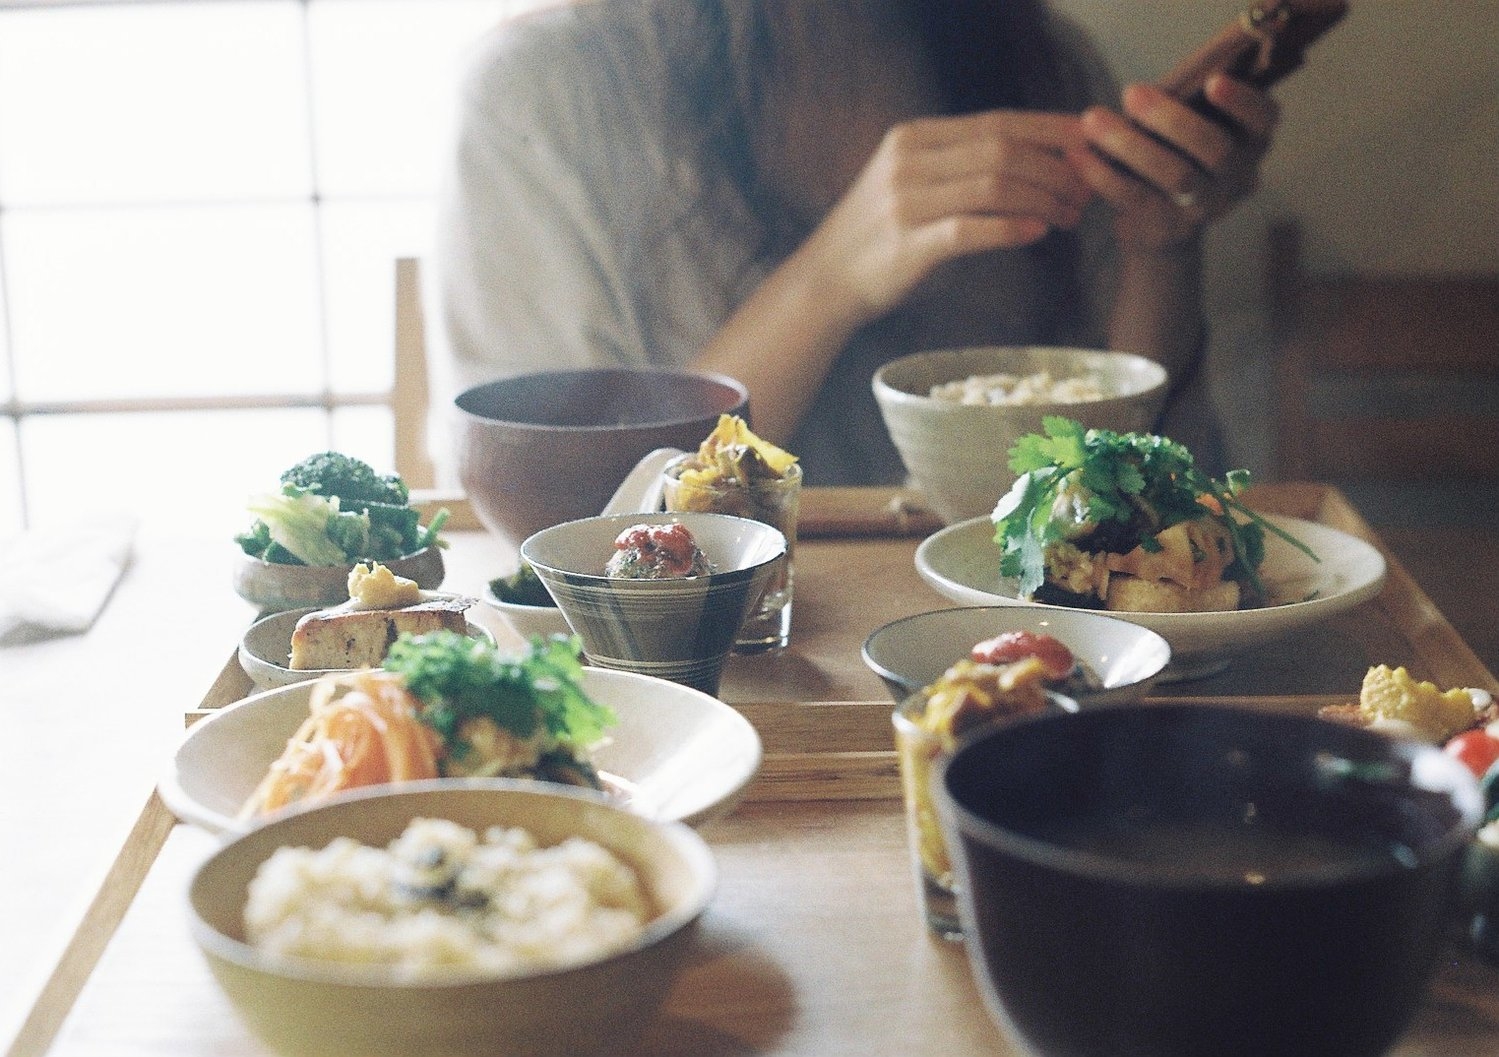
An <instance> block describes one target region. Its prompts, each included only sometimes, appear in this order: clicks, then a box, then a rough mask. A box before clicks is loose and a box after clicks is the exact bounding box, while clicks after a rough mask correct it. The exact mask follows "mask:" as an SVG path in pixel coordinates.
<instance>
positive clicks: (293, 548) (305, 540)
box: [249, 487, 369, 565]
mask: <svg viewBox="0 0 1499 1057" xmlns="http://www.w3.org/2000/svg"><path fill="white" fill-rule="evenodd" d="M249 509H250V513H252V514H254V515H255V516H256V518H257V519H258V521H259V524H262V525H264V526H266V534H267V535H269V536H270V538H271V539H272V540H273V541H274V542H276V543H278V544H280V545H281V546H282V547H284V548H286V549H287V550H288V551H290V552H291V553H292V554H295V555H296V556H297V558H298V559H300V560H301V561H302V562H304V563H305V564H307V565H342V564H344V562H345V561H347V560H348V559H347V557H346V556H345V555H346V552H345V550H344V548H343V547H342V539H344V538H347V537H348V532H349V530H348V524H349V520H348V519H349V518H350V517H353V518H356V519H361V520H364V522H365V528H364V531H363V535H364V536H365V537H366V538H367V537H368V534H369V529H368V519H367V518H365V517H364V515H362V514H354V515H343V514H340V513H339V508H338V500H337V499H325V498H323V497H322V496H320V495H314V494H313V493H311V492H304V491H302V490H301V489H299V488H293V487H289V488H286V489H285V490H283V491H281V492H278V493H273V494H270V495H263V496H255V497H253V498H252V499H251V500H250V503H249ZM330 529H331V530H333V531H334V532H337V533H338V534H339V537H340V539H339V541H338V542H335V539H334V538H333V535H332V533H330ZM253 531H254V532H255V533H258V532H259V529H258V528H256V529H254V530H253ZM356 553H357V550H356Z"/></svg>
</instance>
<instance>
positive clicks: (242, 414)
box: [0, 407, 394, 582]
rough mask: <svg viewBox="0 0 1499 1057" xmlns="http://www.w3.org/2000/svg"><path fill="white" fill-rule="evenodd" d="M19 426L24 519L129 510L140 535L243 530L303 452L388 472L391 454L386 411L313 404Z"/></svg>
mask: <svg viewBox="0 0 1499 1057" xmlns="http://www.w3.org/2000/svg"><path fill="white" fill-rule="evenodd" d="M21 429H22V446H23V452H24V458H25V460H26V491H27V505H28V511H29V514H30V521H31V523H32V524H45V523H48V522H51V521H64V520H68V519H72V518H76V517H79V516H86V515H87V514H88V513H90V512H92V511H130V512H134V513H135V514H136V515H137V516H138V517H139V518H140V521H141V530H142V532H150V533H152V534H154V535H158V536H172V535H178V536H194V535H197V536H202V535H205V534H207V535H209V536H217V535H222V536H223V538H224V539H225V541H226V542H227V541H229V540H231V539H232V538H233V536H234V534H235V533H237V532H241V531H243V530H244V529H246V528H248V527H249V517H250V516H249V515H248V514H247V513H246V511H245V504H246V502H247V500H248V499H249V497H250V496H251V495H252V494H254V493H256V492H264V491H274V490H275V489H276V488H278V487H280V483H279V479H280V476H281V473H282V472H283V471H284V470H286V469H287V468H288V467H290V466H291V465H293V464H294V463H296V462H298V461H299V460H301V459H303V458H305V457H306V456H308V455H311V454H313V453H314V452H319V451H326V450H329V449H330V448H332V449H333V450H337V451H346V452H348V453H349V454H352V455H356V456H358V457H360V458H363V459H365V460H366V461H368V462H370V463H371V464H372V465H374V466H376V468H378V469H380V470H381V471H382V472H387V471H389V470H390V468H391V465H390V464H391V460H392V458H393V454H392V453H393V451H394V443H393V440H392V434H391V427H390V413H389V411H388V410H387V409H386V408H384V407H369V408H350V409H344V410H340V411H338V412H337V413H335V414H334V415H333V416H332V421H331V423H330V416H329V415H328V414H327V413H326V412H324V411H322V410H320V409H317V408H299V409H285V410H271V411H214V412H174V413H157V414H117V415H116V414H111V415H38V416H35V417H30V418H27V419H24V420H23V421H22V423H21ZM3 452H4V441H3V440H0V453H3ZM9 461H11V462H12V463H13V462H14V459H13V458H12V459H11V460H9ZM8 472H9V471H8V470H6V469H4V468H0V487H3V486H4V485H5V483H6V476H5V475H6V474H7V473H8ZM10 494H18V493H16V492H15V491H14V488H12V491H11V493H10ZM5 516H6V515H5V514H4V513H0V523H3V519H4V517H5ZM226 553H227V552H226ZM226 561H227V558H226ZM225 569H226V573H225V575H226V576H227V575H228V573H227V569H228V566H227V565H226V566H225ZM226 582H227V581H226Z"/></svg>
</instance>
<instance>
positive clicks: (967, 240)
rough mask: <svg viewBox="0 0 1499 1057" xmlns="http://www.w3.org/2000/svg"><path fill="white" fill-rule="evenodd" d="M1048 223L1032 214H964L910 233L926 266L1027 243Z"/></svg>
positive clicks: (1043, 233) (1038, 236)
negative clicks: (925, 260)
mask: <svg viewBox="0 0 1499 1057" xmlns="http://www.w3.org/2000/svg"><path fill="white" fill-rule="evenodd" d="M1049 230H1050V227H1049V226H1048V225H1047V224H1045V223H1044V222H1042V221H1040V220H1037V219H1035V218H1034V217H999V216H987V215H974V214H965V215H962V216H953V217H945V218H943V219H942V220H939V221H936V222H934V223H931V224H927V225H925V226H923V227H921V228H918V229H916V230H915V231H914V232H913V233H912V241H913V245H914V247H915V248H916V250H917V252H919V253H920V254H922V255H923V256H924V257H925V258H926V259H927V261H928V262H929V264H930V266H933V267H934V266H935V265H937V264H938V263H941V262H942V261H946V260H951V259H952V258H954V257H961V256H966V255H969V254H974V253H982V252H984V251H986V250H994V249H1001V248H1015V247H1019V246H1028V245H1030V244H1031V243H1033V242H1038V241H1040V240H1041V239H1042V238H1044V237H1045V236H1046V233H1047V232H1048V231H1049Z"/></svg>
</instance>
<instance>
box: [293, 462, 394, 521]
mask: <svg viewBox="0 0 1499 1057" xmlns="http://www.w3.org/2000/svg"><path fill="white" fill-rule="evenodd" d="M281 483H282V484H283V485H293V486H295V487H297V488H303V489H306V490H307V491H309V492H316V493H317V494H318V495H321V496H328V497H330V498H331V497H333V496H337V497H338V499H339V505H340V507H341V508H342V509H343V510H353V511H362V510H364V509H365V508H366V507H368V506H369V504H371V503H386V504H389V505H391V506H405V505H406V503H407V501H408V500H410V498H411V492H410V490H409V489H407V487H406V484H405V482H404V481H402V480H401V479H400V477H398V476H397V475H395V474H378V473H376V472H375V469H374V467H372V466H370V464H369V463H367V462H363V461H361V460H359V459H356V458H354V457H353V456H352V455H344V454H343V453H342V452H336V451H323V452H318V453H317V454H316V455H309V456H308V457H307V458H305V459H303V460H302V461H301V462H299V463H297V464H296V465H295V466H293V467H292V468H291V469H289V470H287V471H286V472H285V473H283V474H282V475H281Z"/></svg>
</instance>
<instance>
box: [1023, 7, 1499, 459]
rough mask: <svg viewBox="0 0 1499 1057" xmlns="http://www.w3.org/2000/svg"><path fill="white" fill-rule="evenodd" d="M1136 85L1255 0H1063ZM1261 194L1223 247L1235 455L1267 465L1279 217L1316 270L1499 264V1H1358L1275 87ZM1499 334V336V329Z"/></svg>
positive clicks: (1218, 316) (1226, 384)
mask: <svg viewBox="0 0 1499 1057" xmlns="http://www.w3.org/2000/svg"><path fill="white" fill-rule="evenodd" d="M1053 4H1054V5H1055V7H1056V8H1057V9H1058V10H1060V11H1063V12H1064V13H1067V14H1069V15H1071V16H1072V17H1074V18H1075V19H1077V20H1078V21H1079V22H1081V23H1083V24H1084V25H1085V26H1087V27H1088V28H1089V29H1090V31H1091V32H1092V33H1093V35H1094V37H1095V40H1096V41H1097V43H1098V44H1099V46H1100V47H1101V48H1102V49H1103V51H1104V53H1105V54H1106V55H1107V56H1108V57H1109V59H1110V60H1111V62H1112V63H1113V64H1114V67H1115V71H1116V73H1117V74H1118V76H1119V77H1120V79H1121V80H1123V81H1129V80H1149V79H1150V78H1152V77H1154V76H1156V75H1158V74H1160V73H1161V72H1163V71H1164V70H1166V69H1167V68H1169V67H1170V66H1171V65H1172V64H1173V63H1174V62H1175V61H1176V59H1177V58H1178V57H1179V56H1181V55H1183V54H1185V53H1186V52H1187V51H1188V50H1189V49H1191V48H1193V47H1194V46H1196V45H1197V44H1198V43H1200V42H1201V41H1202V40H1203V39H1204V38H1205V37H1206V36H1207V35H1208V34H1209V33H1211V32H1212V31H1213V30H1215V29H1216V28H1218V26H1219V25H1221V24H1222V23H1223V22H1225V21H1226V20H1227V19H1229V18H1231V17H1234V15H1235V14H1237V12H1238V11H1240V10H1242V9H1243V7H1244V6H1245V5H1244V3H1243V2H1242V0H1053ZM1276 95H1277V97H1278V98H1279V99H1280V101H1281V103H1282V105H1283V108H1284V110H1283V122H1282V126H1281V129H1280V131H1279V134H1278V135H1277V138H1276V144H1275V148H1274V151H1273V152H1272V154H1271V156H1270V158H1269V159H1268V161H1267V164H1266V166H1265V169H1264V183H1263V186H1262V188H1261V190H1260V192H1259V193H1258V194H1257V195H1256V196H1255V197H1254V198H1252V199H1251V200H1249V201H1247V202H1245V203H1244V204H1243V205H1242V206H1241V207H1240V209H1239V210H1238V211H1237V212H1236V213H1235V214H1233V215H1231V216H1230V217H1229V218H1226V219H1225V220H1224V221H1222V222H1221V223H1220V224H1219V225H1218V226H1217V227H1216V228H1215V229H1214V232H1213V235H1212V238H1211V240H1210V243H1209V271H1208V277H1209V302H1210V312H1211V315H1212V324H1213V328H1214V342H1213V346H1212V351H1211V361H1210V362H1211V377H1212V378H1213V381H1214V386H1213V391H1214V394H1215V399H1216V401H1217V403H1218V405H1219V410H1220V413H1222V414H1223V416H1224V418H1225V419H1226V420H1227V422H1228V424H1229V427H1230V434H1231V444H1232V446H1233V449H1232V451H1231V456H1232V457H1234V458H1235V460H1236V461H1237V463H1238V464H1240V465H1245V466H1248V467H1250V468H1251V469H1253V470H1255V471H1256V473H1261V472H1267V471H1268V466H1267V465H1266V461H1265V460H1266V458H1267V453H1268V450H1269V444H1268V442H1269V438H1268V431H1269V430H1270V429H1271V426H1272V423H1271V421H1270V418H1269V416H1268V415H1267V414H1266V413H1265V405H1264V403H1263V402H1261V401H1258V400H1255V401H1248V400H1245V399H1244V394H1245V393H1256V392H1258V391H1260V389H1261V388H1262V387H1264V386H1267V385H1268V356H1269V350H1268V345H1267V341H1268V339H1267V337H1266V334H1265V327H1264V323H1265V319H1264V309H1265V303H1264V298H1263V279H1264V264H1265V262H1264V252H1265V230H1266V224H1267V223H1268V222H1269V221H1270V220H1271V219H1272V218H1276V217H1283V216H1291V217H1294V218H1296V219H1298V220H1299V221H1300V222H1301V224H1302V226H1303V230H1304V236H1305V259H1306V264H1307V267H1308V268H1309V269H1310V270H1312V271H1317V272H1400V271H1418V272H1434V273H1462V272H1484V271H1487V272H1499V0H1352V8H1351V11H1350V14H1349V15H1348V17H1347V18H1346V19H1345V20H1344V21H1343V23H1342V24H1341V25H1339V26H1338V27H1337V28H1335V29H1334V30H1333V31H1332V33H1331V34H1330V35H1329V36H1327V37H1326V38H1324V39H1323V40H1322V41H1321V42H1320V43H1318V44H1317V45H1316V46H1315V48H1314V49H1313V50H1312V52H1311V53H1310V56H1309V60H1308V62H1307V64H1306V66H1305V67H1304V68H1303V69H1302V70H1300V71H1299V72H1297V73H1296V74H1295V75H1294V76H1293V77H1292V78H1291V79H1290V80H1289V81H1287V82H1285V83H1284V84H1283V85H1281V86H1280V87H1279V88H1278V89H1277V90H1276ZM1496 341H1499V338H1496Z"/></svg>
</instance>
